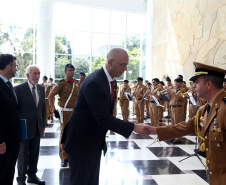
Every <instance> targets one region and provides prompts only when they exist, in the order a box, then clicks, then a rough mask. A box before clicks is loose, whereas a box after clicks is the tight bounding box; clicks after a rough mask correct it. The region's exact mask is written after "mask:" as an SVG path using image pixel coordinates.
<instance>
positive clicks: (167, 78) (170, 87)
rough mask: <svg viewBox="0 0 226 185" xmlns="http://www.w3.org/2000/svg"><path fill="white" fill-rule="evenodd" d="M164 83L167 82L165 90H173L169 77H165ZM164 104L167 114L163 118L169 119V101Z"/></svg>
mask: <svg viewBox="0 0 226 185" xmlns="http://www.w3.org/2000/svg"><path fill="white" fill-rule="evenodd" d="M166 82H167V85H166V89H173V84H172V82H171V79H170V77H168V76H167V77H166ZM165 103H166V109H167V113H168V115H167V116H165V118H167V119H170V114H171V109H170V105H169V101H166V102H165Z"/></svg>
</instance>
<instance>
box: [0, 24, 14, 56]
mask: <svg viewBox="0 0 226 185" xmlns="http://www.w3.org/2000/svg"><path fill="white" fill-rule="evenodd" d="M12 43H13V33H12V27H11V26H4V25H0V54H1V53H11V54H12V53H13V46H12Z"/></svg>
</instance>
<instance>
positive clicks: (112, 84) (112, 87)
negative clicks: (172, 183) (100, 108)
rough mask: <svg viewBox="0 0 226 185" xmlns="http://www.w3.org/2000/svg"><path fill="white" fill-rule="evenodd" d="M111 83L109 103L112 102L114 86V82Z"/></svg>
mask: <svg viewBox="0 0 226 185" xmlns="http://www.w3.org/2000/svg"><path fill="white" fill-rule="evenodd" d="M110 83H111V103H112V100H113V94H114V85H115V82H114V80H113V81H111V82H110Z"/></svg>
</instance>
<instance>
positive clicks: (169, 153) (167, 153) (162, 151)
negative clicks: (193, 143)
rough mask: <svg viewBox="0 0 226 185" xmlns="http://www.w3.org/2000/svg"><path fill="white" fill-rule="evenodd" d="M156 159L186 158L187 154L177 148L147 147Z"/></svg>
mask: <svg viewBox="0 0 226 185" xmlns="http://www.w3.org/2000/svg"><path fill="white" fill-rule="evenodd" d="M148 149H149V150H150V151H151V152H152V153H153V154H155V155H156V157H176V156H188V155H189V154H188V153H187V152H185V151H184V150H182V149H181V148H178V147H148Z"/></svg>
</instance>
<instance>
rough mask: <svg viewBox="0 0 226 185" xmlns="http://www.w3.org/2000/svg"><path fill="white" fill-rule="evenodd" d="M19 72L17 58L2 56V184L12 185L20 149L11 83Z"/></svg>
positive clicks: (0, 78)
mask: <svg viewBox="0 0 226 185" xmlns="http://www.w3.org/2000/svg"><path fill="white" fill-rule="evenodd" d="M16 71H17V65H16V57H13V56H12V55H9V54H2V55H0V119H1V120H0V184H2V185H3V184H4V185H12V184H13V178H14V172H15V164H16V160H17V157H18V154H19V148H20V140H21V139H20V125H19V115H18V107H17V97H16V94H15V91H14V90H13V86H12V84H11V82H10V81H9V80H10V79H11V78H12V77H14V76H15V74H16Z"/></svg>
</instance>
